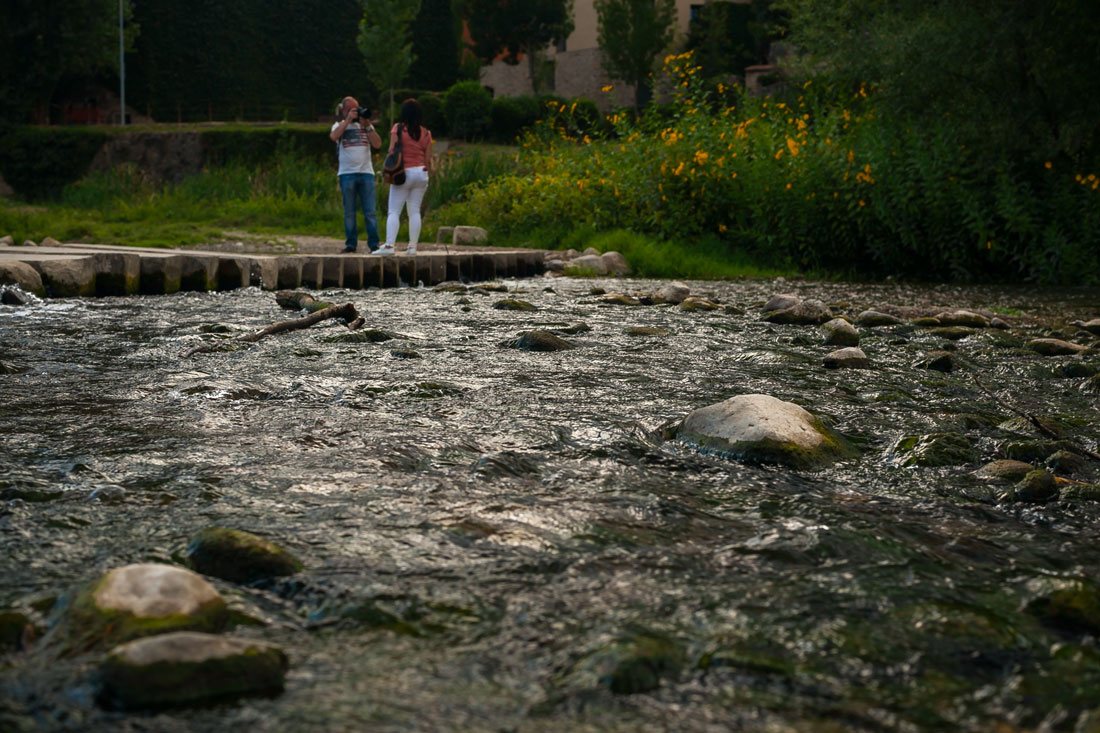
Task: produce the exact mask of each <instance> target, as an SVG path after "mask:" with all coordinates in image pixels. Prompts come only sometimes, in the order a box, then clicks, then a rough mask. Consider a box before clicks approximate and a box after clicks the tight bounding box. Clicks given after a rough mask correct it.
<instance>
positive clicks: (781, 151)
mask: <svg viewBox="0 0 1100 733" xmlns="http://www.w3.org/2000/svg"><path fill="white" fill-rule="evenodd" d="M782 157H783V148H780V149H779V150H776V151H775V159H776V160H779V159H780V158H782Z"/></svg>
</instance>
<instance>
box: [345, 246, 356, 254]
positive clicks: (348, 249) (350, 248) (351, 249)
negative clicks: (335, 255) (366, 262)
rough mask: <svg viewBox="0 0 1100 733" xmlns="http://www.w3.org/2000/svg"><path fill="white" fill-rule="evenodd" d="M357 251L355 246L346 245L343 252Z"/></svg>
mask: <svg viewBox="0 0 1100 733" xmlns="http://www.w3.org/2000/svg"><path fill="white" fill-rule="evenodd" d="M352 252H355V247H344V251H343V254H349V253H352Z"/></svg>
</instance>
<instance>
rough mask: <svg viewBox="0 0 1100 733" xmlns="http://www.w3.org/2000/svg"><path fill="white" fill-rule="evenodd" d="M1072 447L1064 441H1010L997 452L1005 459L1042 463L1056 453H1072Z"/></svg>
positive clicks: (1003, 444)
mask: <svg viewBox="0 0 1100 733" xmlns="http://www.w3.org/2000/svg"><path fill="white" fill-rule="evenodd" d="M1074 447H1075V446H1074V445H1073V443H1071V442H1069V441H1065V440H1010V441H1006V442H1005V443H1002V444H1001V446H1000V447H999V449H998V452H999V453H1000V454H1001V455H1002V456H1003V457H1005V458H1013V459H1015V460H1018V461H1027V462H1029V463H1042V462H1044V461H1046V459H1047V458H1048V457H1050V456H1051V455H1053V454H1055V453H1057V452H1058V451H1063V450H1065V451H1072V450H1073V449H1074Z"/></svg>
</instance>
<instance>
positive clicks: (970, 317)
mask: <svg viewBox="0 0 1100 733" xmlns="http://www.w3.org/2000/svg"><path fill="white" fill-rule="evenodd" d="M936 320H937V321H939V322H940V324H941V325H943V326H962V327H965V328H986V327H988V326H989V319H988V318H986V317H985V316H983V315H981V314H978V313H973V312H971V311H965V310H954V311H945V312H943V313H937V314H936Z"/></svg>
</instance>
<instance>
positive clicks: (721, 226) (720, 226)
mask: <svg viewBox="0 0 1100 733" xmlns="http://www.w3.org/2000/svg"><path fill="white" fill-rule="evenodd" d="M727 230H729V227H727V226H726V225H725V224H719V225H718V231H719V232H721V233H723V234H725V233H726V231H727Z"/></svg>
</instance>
